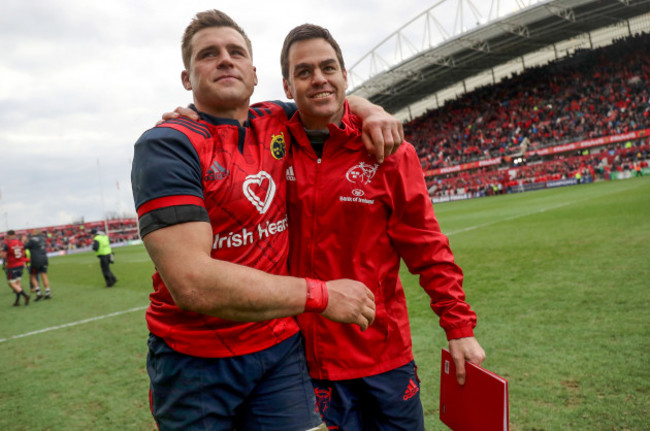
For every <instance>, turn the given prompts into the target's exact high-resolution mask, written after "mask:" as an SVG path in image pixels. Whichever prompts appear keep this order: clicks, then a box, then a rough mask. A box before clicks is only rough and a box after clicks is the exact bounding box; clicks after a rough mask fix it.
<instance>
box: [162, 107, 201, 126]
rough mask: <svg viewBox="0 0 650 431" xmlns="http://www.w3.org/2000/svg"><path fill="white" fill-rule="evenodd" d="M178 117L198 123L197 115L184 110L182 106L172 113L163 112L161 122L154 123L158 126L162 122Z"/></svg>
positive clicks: (193, 111)
mask: <svg viewBox="0 0 650 431" xmlns="http://www.w3.org/2000/svg"><path fill="white" fill-rule="evenodd" d="M178 117H187V118H189V119H190V120H194V121H198V119H199V114H198V113H197V112H196V111H195V110H193V109H190V108H184V107H182V106H179V107H177V108H176V109H175V110H174V111H173V112H165V113H164V114H163V115H162V120H160V121H158V122H157V123H156V126H159V125H160V124H161V123H162V122H163V121H167V120H173V119H174V118H178Z"/></svg>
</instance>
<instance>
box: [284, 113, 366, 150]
mask: <svg viewBox="0 0 650 431" xmlns="http://www.w3.org/2000/svg"><path fill="white" fill-rule="evenodd" d="M287 127H288V128H289V131H290V132H291V135H292V136H293V137H294V138H295V139H294V144H295V145H298V146H300V147H310V146H311V145H310V143H309V138H308V137H307V134H306V133H305V128H304V126H303V124H302V122H301V121H300V113H299V112H296V113H295V114H294V115H293V116H292V117H291V119H290V120H289V122H288V123H287ZM327 128H328V129H329V132H330V137H329V138H328V139H327V140H326V141H325V147H326V148H328V147H332V146H337V147H339V146H340V147H342V148H345V149H348V150H350V151H357V150H359V149H360V148H362V147H363V141H362V140H361V119H360V118H359V117H357V116H356V115H354V114H353V113H352V112H350V106H349V105H348V101H347V100H346V101H345V112H344V114H343V119H342V120H341V124H339V125H336V124H331V123H330V124H328V125H327Z"/></svg>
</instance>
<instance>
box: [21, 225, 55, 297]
mask: <svg viewBox="0 0 650 431" xmlns="http://www.w3.org/2000/svg"><path fill="white" fill-rule="evenodd" d="M25 250H26V251H28V252H29V259H30V265H29V281H30V285H31V288H32V292H35V293H36V298H34V300H35V301H40V300H41V299H51V298H52V294H51V291H50V279H49V278H48V276H47V265H48V258H47V240H46V239H45V233H44V232H43V231H36V232H34V235H32V237H31V238H29V239H28V240H27V243H25ZM39 279H40V280H43V287H44V288H45V295H43V293H42V292H41V286H40V280H39Z"/></svg>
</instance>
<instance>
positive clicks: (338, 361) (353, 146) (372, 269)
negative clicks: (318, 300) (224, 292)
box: [281, 24, 485, 431]
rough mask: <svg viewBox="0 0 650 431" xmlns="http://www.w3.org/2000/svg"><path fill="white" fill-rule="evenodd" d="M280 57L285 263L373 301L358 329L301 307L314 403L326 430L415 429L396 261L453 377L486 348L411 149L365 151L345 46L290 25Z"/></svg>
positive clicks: (415, 383) (411, 368) (418, 414)
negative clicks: (344, 281) (430, 319)
mask: <svg viewBox="0 0 650 431" xmlns="http://www.w3.org/2000/svg"><path fill="white" fill-rule="evenodd" d="M281 63H282V74H283V82H284V89H285V93H286V95H287V97H288V98H290V99H294V100H295V102H296V105H297V106H298V113H296V114H295V115H294V116H293V117H292V119H291V120H290V121H289V124H288V128H289V132H290V134H291V135H292V138H294V139H293V147H292V156H293V159H292V160H291V159H290V166H289V167H288V168H287V183H288V204H289V224H290V226H291V229H290V232H289V234H290V239H291V247H290V260H289V266H290V271H291V273H292V275H295V276H300V277H307V278H308V279H310V278H313V279H315V280H319V279H320V280H328V279H332V278H342V277H345V278H351V279H356V280H359V281H361V282H363V283H364V284H365V285H366V286H368V287H369V288H370V289H371V290H372V291H373V293H374V295H375V301H376V315H375V321H374V323H373V324H372V325H370V326H369V327H368V329H367V330H366V331H363V332H362V331H360V330H359V328H358V327H355V326H354V325H348V324H341V323H337V322H333V321H329V320H327V319H324V318H323V317H322V316H320V315H318V314H315V313H309V314H302V315H299V316H298V321H299V324H300V327H301V331H302V332H303V334H304V337H305V343H306V344H305V350H306V355H307V361H308V366H309V371H310V374H311V376H312V380H313V383H314V386H315V391H316V396H317V401H318V404H319V409H320V412H321V414H322V415H323V418H324V420H325V422H326V424H327V425H328V427H329V428H330V429H340V430H363V429H377V430H379V429H381V430H389V429H391V430H394V429H408V430H411V431H415V430H424V420H423V410H422V404H421V402H420V397H419V380H418V377H417V374H416V367H415V363H414V360H413V353H412V350H411V346H412V343H411V334H410V328H409V322H408V313H407V308H406V300H405V295H404V290H403V288H402V285H401V282H400V279H399V274H398V273H399V266H400V260H401V259H403V260H404V261H405V263H406V265H407V266H408V268H409V270H410V271H411V272H412V273H415V274H418V275H419V276H420V284H421V286H422V287H423V288H424V290H425V291H426V292H427V293H428V294H429V296H430V297H431V307H432V309H433V310H434V311H435V312H436V314H438V315H439V316H440V325H441V326H442V328H443V329H444V330H445V332H446V334H447V338H448V340H449V348H450V351H451V353H452V356H453V358H454V361H455V364H456V368H457V370H458V376H457V377H458V380H459V382H460V383H461V384H463V383H464V379H465V375H464V373H465V367H464V360H465V359H467V360H469V361H472V362H474V363H476V364H480V363H481V362H482V361H483V360H484V358H485V353H484V351H483V349H482V348H481V346H480V345H479V343H478V341H477V340H476V339H475V338H474V334H473V328H474V327H475V325H476V315H475V313H474V312H473V311H472V310H471V309H470V307H469V305H468V304H467V303H466V302H465V295H464V292H463V288H462V281H463V273H462V271H461V269H460V268H459V267H458V266H457V265H456V264H455V263H454V256H453V254H452V252H451V249H450V246H449V240H448V239H447V237H446V236H445V235H444V234H442V232H441V231H440V227H439V225H438V222H437V220H436V217H435V215H434V212H433V207H432V205H431V201H430V199H429V195H428V193H427V189H426V185H425V182H424V175H423V172H422V168H421V166H420V162H419V159H418V156H417V154H416V152H415V149H414V148H413V146H412V145H410V144H408V143H404V144H402V145H401V146H400V148H399V149H398V151H397V152H396V153H395V154H394V155H392V156H390V157H388V158H386V160H385V162H384V163H383V164H378V163H377V162H376V160H375V159H374V158H372V157H371V156H370V155H368V153H367V152H366V151H365V150H364V149H363V143H362V141H361V139H360V134H361V130H360V128H359V124H360V122H359V119H358V117H357V116H355V115H354V114H352V113H351V112H350V110H349V107H348V104H347V102H346V100H345V90H346V88H347V75H346V71H345V66H344V62H343V58H342V54H341V51H340V48H339V46H338V44H337V43H336V41H335V40H334V39H333V38H332V36H331V35H330V33H329V32H328V31H327V30H326V29H324V28H321V27H318V26H315V25H311V24H305V25H302V26H299V27H296V28H295V29H293V30H292V31H291V32H290V33H289V34H288V36H287V37H286V39H285V42H284V46H283V49H282V54H281ZM333 226H336V228H335V229H333V228H332V227H333ZM314 283H322V282H318V281H314Z"/></svg>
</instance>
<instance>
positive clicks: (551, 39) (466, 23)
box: [348, 0, 650, 121]
mask: <svg viewBox="0 0 650 431" xmlns="http://www.w3.org/2000/svg"><path fill="white" fill-rule="evenodd" d="M504 3H506V2H505V1H500V0H489V1H488V0H443V1H440V2H437V3H436V4H434V5H433V6H431V7H429V8H428V9H426V10H424V11H423V12H422V13H420V14H419V15H418V16H416V17H415V18H414V19H412V20H411V21H409V22H408V23H406V24H405V25H403V26H402V27H401V28H399V29H398V30H396V31H395V32H394V33H392V34H391V35H389V36H388V37H386V38H385V39H384V40H383V41H382V42H381V43H380V44H378V45H377V46H376V47H375V48H373V49H372V50H371V51H370V52H368V53H367V54H366V55H365V56H363V57H362V58H361V59H360V60H359V61H357V62H356V63H355V64H353V65H352V66H351V67H349V68H348V79H349V84H350V91H349V94H354V95H359V96H363V97H365V98H367V99H369V100H371V101H372V102H374V103H377V104H379V105H381V106H383V107H384V108H385V109H386V110H387V111H389V112H391V113H393V114H394V115H396V116H397V117H398V118H400V119H401V120H405V121H407V120H410V119H412V118H415V117H417V116H419V115H421V114H422V113H424V112H425V111H426V110H428V109H435V108H438V107H441V106H442V105H443V104H444V102H445V101H446V100H450V99H454V98H456V97H457V96H459V95H461V94H464V93H466V92H469V91H471V90H472V89H474V88H477V87H480V86H485V85H489V84H494V83H497V82H499V81H500V80H501V79H502V78H506V77H508V76H510V75H512V73H514V72H519V71H521V70H524V69H526V68H528V67H533V66H539V65H543V64H546V63H549V62H551V61H554V60H557V59H559V58H562V57H564V56H567V55H571V54H572V53H574V52H575V51H576V50H580V49H594V48H598V47H602V46H606V45H609V44H611V43H612V41H614V40H616V39H618V38H624V37H627V36H630V35H633V34H637V33H641V32H646V33H648V32H650V15H649V12H650V0H550V1H549V0H547V1H532V0H531V1H527V2H525V1H522V0H515V1H513V2H510V5H509V9H508V10H505V8H504V6H503V4H504ZM513 5H514V6H513ZM502 9H504V10H502ZM441 16H444V17H446V18H445V19H444V20H441V19H439V18H438V17H441ZM450 17H451V18H452V19H450Z"/></svg>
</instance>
